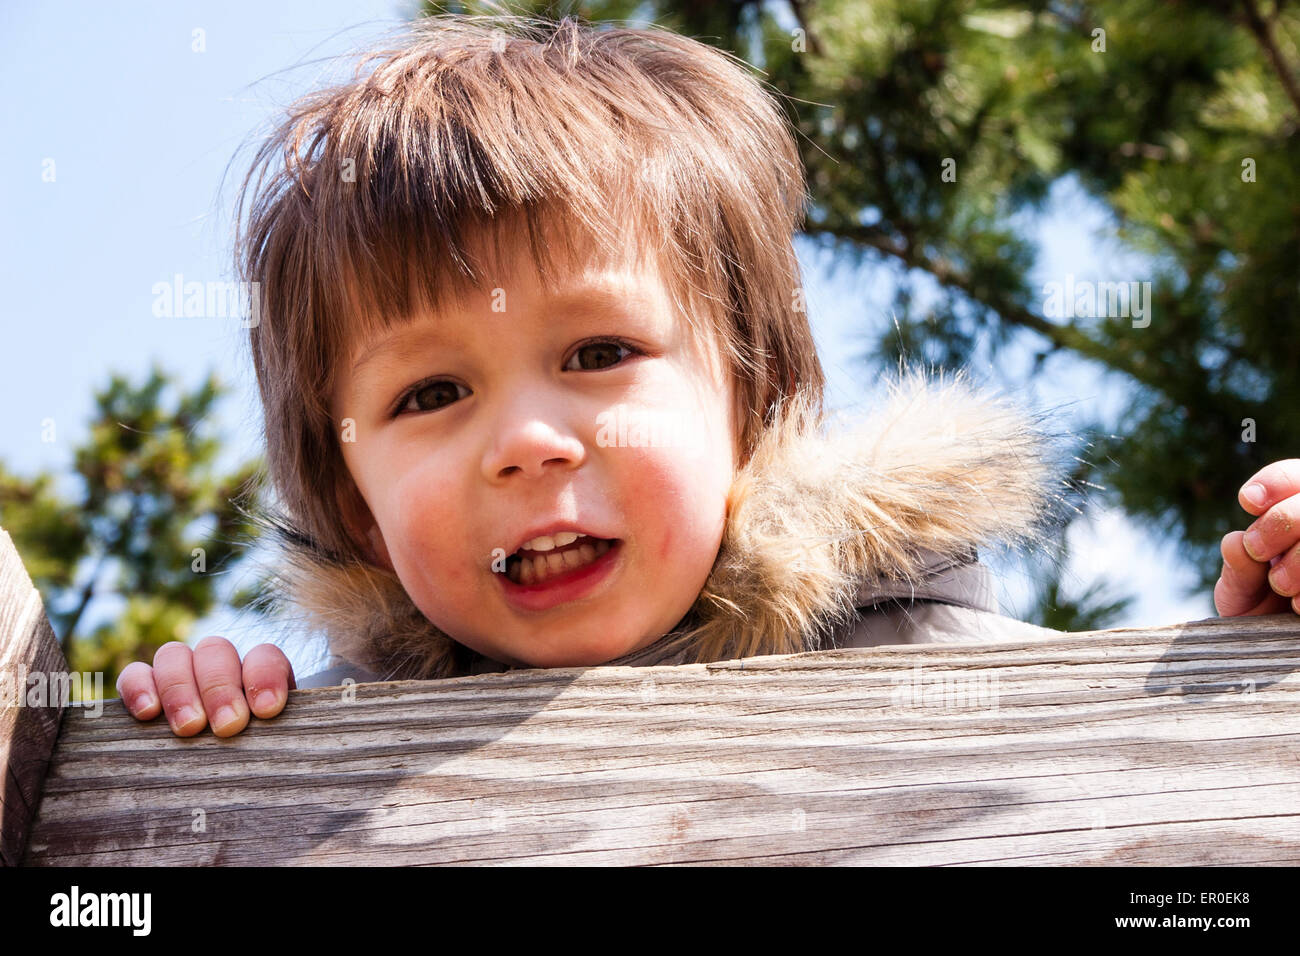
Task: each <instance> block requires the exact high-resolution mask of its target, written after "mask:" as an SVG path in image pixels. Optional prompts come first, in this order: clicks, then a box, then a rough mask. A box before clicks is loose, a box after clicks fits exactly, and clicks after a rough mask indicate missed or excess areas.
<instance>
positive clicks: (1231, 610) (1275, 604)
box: [1214, 578, 1292, 617]
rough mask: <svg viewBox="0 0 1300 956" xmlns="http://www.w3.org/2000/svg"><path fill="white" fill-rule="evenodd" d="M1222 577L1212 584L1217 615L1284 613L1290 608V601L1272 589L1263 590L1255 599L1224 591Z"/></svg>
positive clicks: (1243, 615) (1238, 615)
mask: <svg viewBox="0 0 1300 956" xmlns="http://www.w3.org/2000/svg"><path fill="white" fill-rule="evenodd" d="M1224 587H1225V586H1224V582H1223V579H1222V578H1220V579H1219V583H1218V584H1216V585H1215V586H1214V606H1215V608H1216V609H1217V610H1218V612H1219V617H1250V616H1252V615H1255V614H1284V613H1286V612H1287V611H1288V610H1290V608H1291V604H1292V601H1291V599H1290V598H1285V597H1283V596H1282V595H1280V594H1275V593H1273V591H1272V590H1268V591H1265V592H1263V596H1262V597H1260V598H1259V600H1258V601H1255V600H1254V599H1253V598H1247V599H1242V598H1240V597H1239V596H1237V595H1234V594H1229V593H1227V592H1225V591H1224Z"/></svg>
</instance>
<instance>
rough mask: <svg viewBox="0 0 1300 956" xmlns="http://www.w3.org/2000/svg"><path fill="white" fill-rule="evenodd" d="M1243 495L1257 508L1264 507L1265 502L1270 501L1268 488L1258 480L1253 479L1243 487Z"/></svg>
mask: <svg viewBox="0 0 1300 956" xmlns="http://www.w3.org/2000/svg"><path fill="white" fill-rule="evenodd" d="M1241 497H1243V498H1245V499H1246V500H1247V501H1249V502H1250V503H1251V504H1252V505H1254V506H1255V507H1256V508H1262V507H1264V502H1266V501H1268V490H1267V489H1266V488H1265V487H1264V486H1263V485H1261V484H1260V483H1259V482H1258V481H1252V482H1251V483H1250V484H1248V485H1247V486H1246V487H1245V488H1243V489H1241Z"/></svg>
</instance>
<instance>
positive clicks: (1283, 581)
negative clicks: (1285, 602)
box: [1268, 545, 1300, 598]
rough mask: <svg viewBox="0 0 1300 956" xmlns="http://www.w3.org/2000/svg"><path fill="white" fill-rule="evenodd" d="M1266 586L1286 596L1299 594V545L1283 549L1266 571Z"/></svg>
mask: <svg viewBox="0 0 1300 956" xmlns="http://www.w3.org/2000/svg"><path fill="white" fill-rule="evenodd" d="M1268 586H1269V587H1270V588H1272V589H1273V591H1274V593H1276V594H1281V595H1283V596H1285V597H1288V598H1293V597H1295V596H1296V595H1300V545H1295V546H1293V547H1290V548H1288V549H1287V550H1286V551H1283V552H1282V554H1281V555H1280V556H1279V557H1278V558H1276V559H1275V560H1274V561H1273V566H1272V567H1271V568H1269V571H1268Z"/></svg>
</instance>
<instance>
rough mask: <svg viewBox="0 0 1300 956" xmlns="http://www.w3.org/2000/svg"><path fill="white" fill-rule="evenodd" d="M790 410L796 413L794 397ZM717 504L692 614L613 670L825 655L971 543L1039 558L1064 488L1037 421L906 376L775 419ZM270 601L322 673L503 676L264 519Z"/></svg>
mask: <svg viewBox="0 0 1300 956" xmlns="http://www.w3.org/2000/svg"><path fill="white" fill-rule="evenodd" d="M792 401H803V399H802V398H798V397H797V398H795V399H792ZM780 420H781V421H783V422H785V423H786V424H784V425H780V426H776V427H773V428H771V429H769V431H768V432H767V433H766V434H765V435H764V436H763V437H762V438H761V439H760V442H759V444H758V446H757V447H756V449H755V453H754V455H753V456H752V457H751V459H750V461H749V462H748V463H747V464H746V465H745V467H744V468H743V469H741V470H740V472H739V473H738V475H737V477H736V480H735V483H734V484H733V487H732V491H731V495H730V498H729V502H730V506H729V512H728V519H727V525H726V529H725V531H724V535H723V540H722V545H721V547H720V548H719V552H718V558H717V561H716V562H715V564H714V567H713V570H712V572H711V573H710V576H709V578H708V580H707V581H706V583H705V586H704V588H703V590H702V591H701V592H700V595H699V598H698V599H697V600H696V602H695V605H694V606H693V607H692V609H691V611H690V612H689V613H688V614H687V616H686V617H685V618H683V620H682V621H681V622H680V623H679V624H678V625H677V627H676V628H674V630H673V631H671V632H670V633H669V634H666V635H665V636H664V637H663V638H661V639H660V640H658V641H656V642H655V643H653V644H651V645H650V646H649V647H647V648H643V649H641V650H640V651H636V652H634V653H632V654H629V655H627V656H626V657H623V658H619V659H617V660H613V661H610V662H608V663H609V664H652V663H685V662H699V661H712V660H725V659H731V658H737V657H750V656H754V655H759V654H785V653H797V652H801V651H806V650H816V649H819V648H822V647H826V646H833V644H831V643H830V642H831V635H832V634H833V633H835V632H836V631H837V629H839V628H841V627H842V626H843V625H845V624H847V623H851V621H852V619H853V617H854V615H855V614H856V613H857V608H860V607H864V606H866V605H869V604H872V603H874V602H875V599H876V598H878V597H888V596H895V595H898V594H900V593H906V591H907V590H908V589H910V588H913V587H918V586H923V585H924V582H925V580H926V578H927V575H928V574H930V573H931V572H933V570H934V569H935V568H936V566H938V567H943V566H952V565H958V564H961V563H963V562H969V561H971V560H972V559H974V558H975V557H976V556H977V555H978V551H977V549H978V548H979V547H980V546H981V545H983V546H992V545H1003V546H1008V547H1011V548H1016V549H1026V548H1036V547H1040V546H1043V545H1045V544H1047V543H1048V542H1049V541H1050V536H1051V532H1052V530H1053V529H1055V528H1057V527H1059V525H1060V523H1061V520H1062V518H1063V516H1064V515H1063V511H1064V507H1065V506H1066V502H1067V495H1066V492H1067V489H1068V485H1067V482H1066V479H1065V476H1064V474H1063V471H1064V468H1063V467H1062V466H1061V465H1060V464H1059V463H1058V459H1057V456H1058V454H1060V449H1059V447H1058V443H1057V441H1055V439H1059V438H1061V437H1064V436H1063V435H1061V434H1058V433H1053V432H1051V431H1050V430H1048V429H1047V428H1045V427H1044V423H1045V421H1046V418H1045V416H1042V415H1033V414H1030V413H1028V412H1026V411H1025V410H1023V409H1021V408H1019V407H1017V406H1016V405H1015V404H1014V403H1011V402H1008V401H1006V400H1004V399H1002V398H999V397H996V396H994V395H991V394H988V393H982V392H979V391H977V390H975V389H974V388H973V387H972V386H971V385H970V383H969V381H968V379H967V378H966V376H965V375H964V374H962V373H956V374H954V375H951V376H949V377H948V378H947V379H945V378H944V377H943V376H942V375H940V376H939V377H938V378H932V377H929V376H927V375H925V374H924V373H921V372H917V371H908V372H904V373H903V374H902V375H901V376H900V377H899V379H898V380H897V381H894V382H891V383H889V384H888V393H887V395H886V397H885V399H884V400H883V401H882V402H880V403H879V404H877V405H876V406H875V407H873V408H872V409H870V410H869V411H868V412H867V413H866V414H864V415H862V416H861V417H860V418H858V419H855V420H849V421H845V420H843V419H842V417H841V418H839V419H836V418H832V419H831V420H830V421H829V422H828V423H827V425H828V427H824V428H821V429H817V428H813V427H810V426H799V425H797V424H795V423H797V422H799V421H801V420H806V419H805V418H804V417H803V416H801V415H799V414H792V415H787V416H783V417H782V418H781V419H780ZM257 518H258V520H259V523H260V524H262V526H263V527H264V528H265V529H266V530H268V531H269V532H271V533H270V535H269V538H270V541H271V544H272V546H273V549H274V550H273V555H272V557H271V561H270V565H271V569H272V577H273V581H274V584H275V588H274V593H275V597H276V598H277V599H278V603H279V606H280V607H282V608H284V609H286V610H288V611H289V613H290V616H291V618H292V619H293V620H294V621H295V622H296V623H298V624H300V625H302V626H304V627H306V628H309V629H311V630H317V631H323V632H324V633H325V635H326V636H327V638H328V640H329V646H330V652H331V655H332V657H333V658H334V661H335V663H342V664H345V665H348V667H350V668H351V669H352V670H354V671H356V672H359V673H369V674H373V675H375V676H374V679H381V680H389V679H399V678H414V679H427V678H439V677H455V676H462V675H466V674H474V673H482V672H485V671H500V670H508V669H510V668H508V667H507V666H506V665H504V664H500V663H498V662H496V661H492V660H490V659H488V658H485V657H483V656H482V655H479V654H478V653H477V652H475V651H473V650H471V649H469V648H467V647H465V646H463V645H461V644H458V643H457V642H455V641H453V640H452V639H451V638H449V637H448V636H447V635H446V634H444V633H443V632H442V631H440V630H439V629H438V628H437V627H436V626H434V625H433V624H432V623H431V622H430V621H429V620H428V619H427V618H425V616H424V615H423V614H422V613H421V612H420V610H419V609H418V608H417V607H416V606H415V605H414V603H413V602H412V601H411V599H410V598H409V597H408V596H407V594H406V592H405V590H404V589H403V588H402V585H401V582H400V581H399V580H398V578H397V576H396V575H395V574H393V573H392V572H389V571H387V570H386V569H383V568H378V567H375V566H373V565H370V564H367V563H363V562H360V561H355V560H348V561H344V560H341V559H339V558H337V557H335V556H332V555H329V554H327V553H325V552H324V551H322V550H321V549H320V548H319V547H317V546H315V545H314V544H313V543H312V542H311V541H310V540H309V539H308V538H307V537H306V536H305V535H303V534H301V533H300V532H299V531H297V530H296V529H294V528H293V526H292V522H290V521H288V520H286V519H285V518H284V516H281V515H276V514H273V513H265V512H264V513H261V514H259V515H258V516H257Z"/></svg>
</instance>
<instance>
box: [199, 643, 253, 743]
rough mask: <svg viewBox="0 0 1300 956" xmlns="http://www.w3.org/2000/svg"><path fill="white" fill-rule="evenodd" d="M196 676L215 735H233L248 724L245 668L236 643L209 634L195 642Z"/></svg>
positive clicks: (204, 707)
mask: <svg viewBox="0 0 1300 956" xmlns="http://www.w3.org/2000/svg"><path fill="white" fill-rule="evenodd" d="M194 677H195V679H196V680H197V681H198V684H199V694H200V695H202V697H203V709H204V710H206V711H207V712H208V714H209V715H210V720H211V724H212V732H213V733H214V734H216V735H217V736H218V737H231V736H233V735H235V734H237V733H239V732H240V731H241V730H243V729H244V728H245V727H246V726H248V704H247V702H246V701H245V700H244V681H243V668H242V667H241V666H240V663H239V651H237V650H236V649H235V645H234V644H231V643H230V642H229V641H228V640H226V639H225V638H224V637H205V638H204V639H203V640H201V641H199V642H198V643H197V644H195V645H194Z"/></svg>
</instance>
